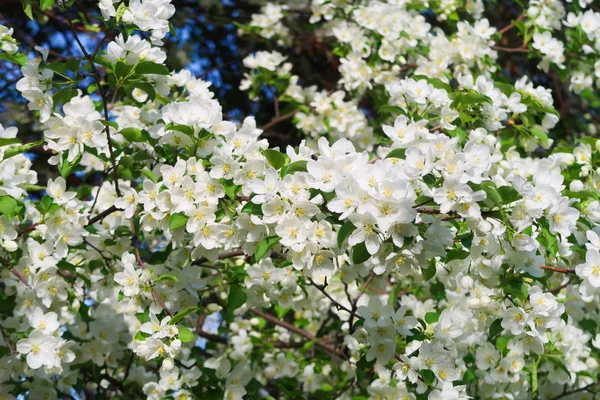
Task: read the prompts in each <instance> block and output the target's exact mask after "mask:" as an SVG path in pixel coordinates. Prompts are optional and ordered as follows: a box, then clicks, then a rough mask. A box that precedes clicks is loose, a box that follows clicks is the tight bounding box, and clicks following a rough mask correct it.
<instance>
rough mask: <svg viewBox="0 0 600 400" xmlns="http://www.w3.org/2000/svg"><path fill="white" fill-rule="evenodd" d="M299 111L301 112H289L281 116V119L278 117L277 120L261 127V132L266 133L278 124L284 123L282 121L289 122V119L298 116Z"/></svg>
mask: <svg viewBox="0 0 600 400" xmlns="http://www.w3.org/2000/svg"><path fill="white" fill-rule="evenodd" d="M299 111H300V110H294V111H290V112H289V113H287V114H283V115H281V116H279V117H277V118H273V119H272V120H271V122H268V123H266V124H265V125H263V126H261V127H260V128H259V129H261V130H263V131H266V130H268V129H269V128H271V127H273V126H275V125H277V124H278V123H280V122H282V121H285V120H287V119H290V118H292V117H293V116H294V115H296V114H297V113H298V112H299Z"/></svg>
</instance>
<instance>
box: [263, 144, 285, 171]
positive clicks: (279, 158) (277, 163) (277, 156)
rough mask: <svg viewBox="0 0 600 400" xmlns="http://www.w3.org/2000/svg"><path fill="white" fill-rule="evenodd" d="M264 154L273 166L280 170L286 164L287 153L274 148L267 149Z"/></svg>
mask: <svg viewBox="0 0 600 400" xmlns="http://www.w3.org/2000/svg"><path fill="white" fill-rule="evenodd" d="M263 154H264V156H265V158H266V159H267V161H269V164H271V165H272V166H273V168H275V169H277V170H279V169H281V167H283V166H284V165H285V154H283V153H281V152H279V151H277V150H273V149H266V150H265V151H263Z"/></svg>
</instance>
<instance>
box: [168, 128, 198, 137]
mask: <svg viewBox="0 0 600 400" xmlns="http://www.w3.org/2000/svg"><path fill="white" fill-rule="evenodd" d="M165 130H169V131H177V132H181V133H185V134H186V135H188V136H191V137H194V128H192V127H191V126H186V125H167V126H165Z"/></svg>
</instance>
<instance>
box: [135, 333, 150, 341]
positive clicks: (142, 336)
mask: <svg viewBox="0 0 600 400" xmlns="http://www.w3.org/2000/svg"><path fill="white" fill-rule="evenodd" d="M149 337H150V335H149V334H147V333H144V332H142V331H138V332H137V333H136V334H135V340H139V341H141V342H143V341H144V340H146V338H149Z"/></svg>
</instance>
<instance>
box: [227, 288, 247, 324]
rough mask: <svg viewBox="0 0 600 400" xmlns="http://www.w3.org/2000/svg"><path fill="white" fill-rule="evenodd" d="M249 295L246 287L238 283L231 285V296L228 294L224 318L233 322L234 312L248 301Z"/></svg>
mask: <svg viewBox="0 0 600 400" xmlns="http://www.w3.org/2000/svg"><path fill="white" fill-rule="evenodd" d="M246 300H247V296H246V292H244V289H243V288H242V287H241V286H240V285H239V284H237V283H234V284H233V285H231V286H229V296H227V309H226V310H225V312H224V313H223V318H224V319H225V320H226V321H228V322H231V320H232V319H233V312H234V311H235V310H237V309H238V308H240V307H241V306H243V305H244V304H245V303H246Z"/></svg>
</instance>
